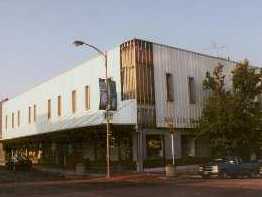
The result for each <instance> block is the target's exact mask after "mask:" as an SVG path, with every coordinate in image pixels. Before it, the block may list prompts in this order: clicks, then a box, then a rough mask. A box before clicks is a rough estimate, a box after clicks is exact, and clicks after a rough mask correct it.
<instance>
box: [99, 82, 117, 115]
mask: <svg viewBox="0 0 262 197" xmlns="http://www.w3.org/2000/svg"><path fill="white" fill-rule="evenodd" d="M107 80H108V90H109V91H108V96H109V98H110V99H109V101H110V103H109V110H110V111H116V110H117V93H116V82H115V81H113V80H112V79H110V78H109V79H107ZM99 89H100V104H99V109H100V110H106V108H107V103H108V102H109V101H108V98H107V89H106V80H105V79H101V78H100V79H99Z"/></svg>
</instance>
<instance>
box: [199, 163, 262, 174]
mask: <svg viewBox="0 0 262 197" xmlns="http://www.w3.org/2000/svg"><path fill="white" fill-rule="evenodd" d="M199 174H200V175H201V176H202V177H203V178H208V177H211V176H218V177H223V178H226V177H231V178H234V177H244V176H248V177H256V176H258V175H260V176H261V175H262V163H261V162H258V161H242V160H241V159H217V160H213V161H210V162H208V163H206V164H204V165H201V166H200V168H199Z"/></svg>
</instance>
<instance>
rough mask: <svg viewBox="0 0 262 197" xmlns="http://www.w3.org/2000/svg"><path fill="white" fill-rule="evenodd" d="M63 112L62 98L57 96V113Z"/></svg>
mask: <svg viewBox="0 0 262 197" xmlns="http://www.w3.org/2000/svg"><path fill="white" fill-rule="evenodd" d="M61 114H62V98H61V96H58V97H57V115H58V116H61Z"/></svg>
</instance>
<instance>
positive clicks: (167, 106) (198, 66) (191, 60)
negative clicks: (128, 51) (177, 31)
mask: <svg viewBox="0 0 262 197" xmlns="http://www.w3.org/2000/svg"><path fill="white" fill-rule="evenodd" d="M153 51H154V73H155V81H156V83H155V97H156V119H157V127H167V124H166V119H167V118H168V119H173V121H174V124H175V127H176V128H191V127H193V126H194V125H193V123H194V120H197V119H198V118H199V117H200V115H201V111H202V108H203V104H204V101H205V97H206V96H207V94H208V92H207V91H206V90H203V88H202V82H203V80H204V78H205V75H206V72H207V71H211V72H213V69H214V67H215V66H217V65H218V63H221V64H223V65H224V72H225V73H231V70H232V68H233V66H234V65H235V63H233V62H230V61H227V60H223V59H221V58H215V57H211V56H206V55H201V54H198V53H194V52H190V51H186V50H182V49H177V48H172V47H168V46H164V45H158V44H154V46H153ZM166 73H172V74H173V81H174V102H167V98H166V94H167V93H166V79H165V75H166ZM189 76H190V77H193V78H194V80H195V86H196V91H195V92H196V104H189V91H188V81H187V80H188V77H189ZM230 83H231V82H230V75H229V77H227V78H226V84H227V86H230Z"/></svg>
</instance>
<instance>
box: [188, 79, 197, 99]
mask: <svg viewBox="0 0 262 197" xmlns="http://www.w3.org/2000/svg"><path fill="white" fill-rule="evenodd" d="M188 96H189V103H190V104H196V87H195V80H194V78H193V77H188Z"/></svg>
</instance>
